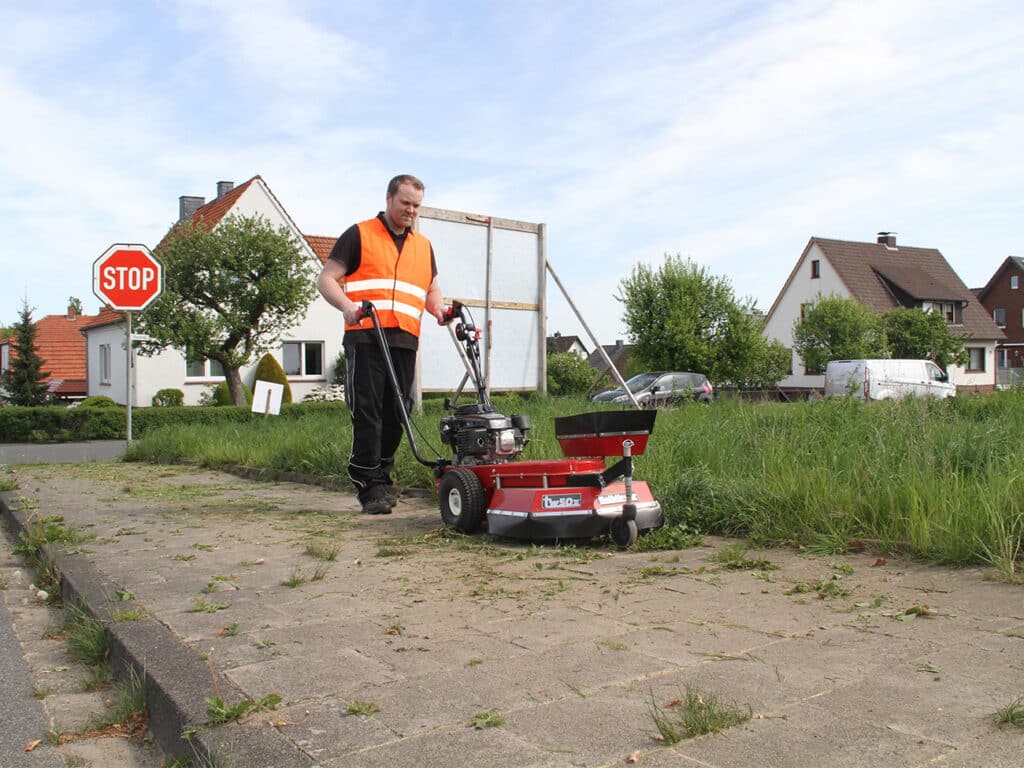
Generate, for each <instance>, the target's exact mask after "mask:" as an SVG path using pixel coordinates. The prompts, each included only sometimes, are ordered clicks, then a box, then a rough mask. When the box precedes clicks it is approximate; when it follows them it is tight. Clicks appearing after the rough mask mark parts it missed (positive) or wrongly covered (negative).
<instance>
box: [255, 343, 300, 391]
mask: <svg viewBox="0 0 1024 768" xmlns="http://www.w3.org/2000/svg"><path fill="white" fill-rule="evenodd" d="M253 381H254V383H253V386H254V387H255V386H256V384H255V382H256V381H269V382H270V383H271V384H281V385H283V386H284V392H283V393H282V394H281V402H282V403H290V402H291V401H292V388H291V387H290V386H289V385H288V375H287V374H286V373H285V372H284V368H282V367H281V364H280V363H279V362H277V358H276V357H274V356H273V355H272V354H270V353H269V352H268V353H267V354H265V355H264V356H263V357H261V358H260V361H259V363H258V364H257V365H256V375H255V377H254V379H253Z"/></svg>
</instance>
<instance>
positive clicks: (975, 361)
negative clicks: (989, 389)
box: [967, 347, 985, 373]
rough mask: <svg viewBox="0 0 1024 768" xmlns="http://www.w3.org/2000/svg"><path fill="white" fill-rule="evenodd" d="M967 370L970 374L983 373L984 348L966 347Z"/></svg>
mask: <svg viewBox="0 0 1024 768" xmlns="http://www.w3.org/2000/svg"><path fill="white" fill-rule="evenodd" d="M967 370H968V371H969V372H971V373H984V371H985V348H984V347H967Z"/></svg>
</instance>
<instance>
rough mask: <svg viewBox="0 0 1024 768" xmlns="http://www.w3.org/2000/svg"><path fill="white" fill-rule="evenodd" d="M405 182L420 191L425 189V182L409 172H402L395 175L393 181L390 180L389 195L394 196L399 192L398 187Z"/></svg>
mask: <svg viewBox="0 0 1024 768" xmlns="http://www.w3.org/2000/svg"><path fill="white" fill-rule="evenodd" d="M403 184H411V185H412V188H413V189H418V190H419V191H420V192H422V191H423V190H424V187H423V182H422V181H420V180H419V179H417V178H416V177H415V176H412V175H411V174H408V173H402V174H399V175H398V176H395V178H393V179H392V180H391V181H389V182H388V197H392V196H394V195H395V194H397V193H398V188H399V187H400V186H402V185H403Z"/></svg>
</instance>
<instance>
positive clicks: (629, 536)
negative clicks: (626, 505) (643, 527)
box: [610, 517, 637, 549]
mask: <svg viewBox="0 0 1024 768" xmlns="http://www.w3.org/2000/svg"><path fill="white" fill-rule="evenodd" d="M610 533H611V537H612V541H613V542H615V545H616V546H617V547H618V548H619V549H629V548H630V547H631V546H633V544H635V543H636V537H637V528H636V520H623V519H622V518H621V517H616V518H615V519H614V520H612V524H611V530H610Z"/></svg>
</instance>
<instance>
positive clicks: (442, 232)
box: [419, 208, 545, 391]
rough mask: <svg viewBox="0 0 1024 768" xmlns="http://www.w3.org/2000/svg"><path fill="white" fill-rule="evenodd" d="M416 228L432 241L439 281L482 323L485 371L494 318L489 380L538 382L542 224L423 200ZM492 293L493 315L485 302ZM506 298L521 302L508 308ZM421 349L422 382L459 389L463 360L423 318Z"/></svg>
mask: <svg viewBox="0 0 1024 768" xmlns="http://www.w3.org/2000/svg"><path fill="white" fill-rule="evenodd" d="M419 230H420V231H421V232H422V233H423V234H424V235H426V236H427V237H428V238H429V239H430V242H431V243H432V244H433V246H434V256H435V258H436V261H437V271H438V281H439V282H440V285H441V289H442V291H443V292H444V295H445V296H446V297H449V298H455V299H459V300H460V301H463V302H465V303H467V304H468V305H469V311H470V312H471V313H472V315H473V319H474V321H475V322H476V324H477V325H478V326H479V327H480V328H481V329H482V330H483V331H484V337H483V338H482V339H481V340H480V355H481V358H482V360H481V365H482V366H483V369H484V372H485V375H486V366H487V359H488V355H487V342H488V336H487V333H488V328H487V321H488V319H489V320H490V325H491V328H490V332H491V334H492V335H491V337H490V339H489V340H490V344H491V350H490V365H491V368H492V370H491V372H490V377H489V384H490V388H491V389H492V390H501V389H536V388H537V387H538V386H539V385H540V383H541V382H540V371H541V363H542V361H541V360H540V359H539V355H540V354H541V350H543V349H544V346H545V345H544V338H543V323H542V322H541V312H542V311H543V306H544V295H543V291H544V287H545V286H544V282H543V280H542V279H541V278H542V275H543V264H542V263H541V258H542V253H543V250H542V248H541V243H540V237H541V232H542V228H541V227H540V225H537V224H529V223H525V222H517V221H512V220H509V219H498V218H490V217H487V216H483V215H479V214H467V213H460V212H457V211H446V210H442V209H436V208H424V209H421V211H420V216H419ZM488 237H490V247H488ZM489 255H490V259H491V264H490V271H491V279H490V296H489V297H488V295H487V288H488V280H487V272H488V256H489ZM488 301H489V302H490V305H491V310H490V315H488V312H487V308H486V306H485V305H486V304H487V303H488ZM504 304H515V305H519V306H517V307H516V308H509V307H508V306H502V305H504ZM420 349H421V354H420V385H421V387H422V389H423V390H425V391H438V390H440V391H452V390H454V389H456V388H457V387H458V386H459V383H460V382H461V381H462V377H463V375H464V374H465V371H466V368H465V365H464V364H463V363H462V358H461V357H460V356H459V353H458V350H457V348H456V346H455V342H454V341H453V340H452V338H451V337H450V335H449V334H448V331H447V330H446V329H439V328H438V327H437V325H436V324H435V323H434V321H433V320H431V319H429V318H425V319H424V324H423V331H422V333H421V334H420ZM467 386H469V385H468V384H467Z"/></svg>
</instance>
